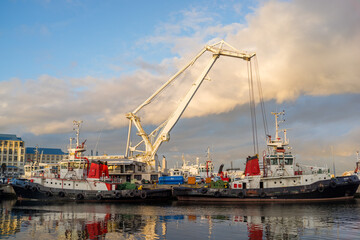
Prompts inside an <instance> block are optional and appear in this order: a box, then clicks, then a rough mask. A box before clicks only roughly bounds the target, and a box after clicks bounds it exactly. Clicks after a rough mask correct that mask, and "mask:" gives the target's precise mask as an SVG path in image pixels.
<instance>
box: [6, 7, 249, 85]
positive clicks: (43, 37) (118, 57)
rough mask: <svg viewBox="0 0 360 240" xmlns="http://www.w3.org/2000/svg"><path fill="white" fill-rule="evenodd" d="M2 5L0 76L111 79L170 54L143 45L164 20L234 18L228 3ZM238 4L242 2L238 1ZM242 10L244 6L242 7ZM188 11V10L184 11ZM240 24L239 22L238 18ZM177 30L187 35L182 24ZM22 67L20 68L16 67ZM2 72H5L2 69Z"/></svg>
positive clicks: (213, 20)
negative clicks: (139, 62)
mask: <svg viewBox="0 0 360 240" xmlns="http://www.w3.org/2000/svg"><path fill="white" fill-rule="evenodd" d="M0 4H1V10H0V11H1V21H0V22H1V23H0V24H1V25H0V27H1V35H2V38H1V42H2V44H1V52H2V53H3V56H6V58H2V60H1V65H2V66H4V67H3V71H1V75H0V79H1V80H8V79H10V78H13V77H18V78H36V77H38V76H39V75H42V74H49V75H51V76H56V77H83V76H87V75H92V76H97V77H113V76H118V75H119V71H117V70H119V68H116V67H114V68H113V69H112V68H111V66H118V65H121V66H123V67H122V68H123V69H122V71H121V72H129V71H130V70H133V69H134V66H132V64H131V62H132V61H134V59H137V58H141V59H143V60H145V61H149V62H154V63H158V62H160V61H161V60H162V59H164V58H165V57H169V56H171V52H170V49H169V47H167V46H165V47H164V46H162V45H157V44H154V45H150V44H149V45H147V44H146V40H147V38H148V37H151V36H152V35H153V34H154V32H156V31H162V30H161V25H162V24H164V23H176V22H177V21H180V18H183V15H184V14H189V13H191V11H194V12H198V10H197V9H198V8H199V9H203V10H205V11H206V12H204V13H202V14H204V17H206V15H207V14H209V15H210V16H211V17H214V19H211V20H210V21H209V22H206V21H205V22H202V23H201V25H204V26H206V25H209V24H212V23H214V22H216V21H218V22H221V23H223V24H227V23H231V22H232V21H234V18H236V17H235V15H234V14H228V13H229V12H230V13H232V12H234V11H235V10H233V9H232V8H233V5H234V2H231V1H229V2H228V1H196V2H194V1H135V2H131V1H3V2H1V3H0ZM241 4H243V3H241ZM243 11H249V10H248V9H247V6H246V8H245V10H243ZM185 12H187V13H185ZM241 21H243V22H244V20H241ZM180 31H181V33H180V32H179V34H192V33H193V31H194V29H191V28H186V29H185V28H184V29H181V30H180ZM19 66H21V71H19V69H18V68H19ZM4 70H6V71H4Z"/></svg>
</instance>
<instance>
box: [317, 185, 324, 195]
mask: <svg viewBox="0 0 360 240" xmlns="http://www.w3.org/2000/svg"><path fill="white" fill-rule="evenodd" d="M317 190H318V192H321V193H322V192H324V190H325V188H324V185H322V184H320V185H319V186H318V187H317Z"/></svg>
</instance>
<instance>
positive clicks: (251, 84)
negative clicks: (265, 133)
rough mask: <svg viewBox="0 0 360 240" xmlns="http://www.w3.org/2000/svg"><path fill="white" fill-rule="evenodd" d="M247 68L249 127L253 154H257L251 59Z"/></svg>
mask: <svg viewBox="0 0 360 240" xmlns="http://www.w3.org/2000/svg"><path fill="white" fill-rule="evenodd" d="M247 70H248V83H249V97H250V101H249V105H250V113H251V127H252V135H253V147H254V154H257V153H258V152H259V144H258V138H257V126H256V112H255V97H254V83H253V74H252V64H251V60H250V61H248V62H247Z"/></svg>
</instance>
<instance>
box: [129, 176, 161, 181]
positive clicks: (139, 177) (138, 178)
mask: <svg viewBox="0 0 360 240" xmlns="http://www.w3.org/2000/svg"><path fill="white" fill-rule="evenodd" d="M134 178H135V179H136V180H139V181H141V175H134ZM154 180H155V179H154ZM156 180H157V179H156Z"/></svg>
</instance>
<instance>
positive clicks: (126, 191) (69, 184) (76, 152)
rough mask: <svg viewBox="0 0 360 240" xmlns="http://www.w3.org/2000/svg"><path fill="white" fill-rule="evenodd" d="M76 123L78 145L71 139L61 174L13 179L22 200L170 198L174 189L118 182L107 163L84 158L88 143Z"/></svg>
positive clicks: (44, 173) (42, 173) (47, 171)
mask: <svg viewBox="0 0 360 240" xmlns="http://www.w3.org/2000/svg"><path fill="white" fill-rule="evenodd" d="M81 123H82V121H74V126H75V127H74V130H76V144H75V145H74V146H73V144H72V140H73V139H72V138H70V146H69V149H68V151H69V156H68V158H67V159H65V160H62V161H61V162H60V163H59V165H60V170H59V171H53V170H54V169H52V168H46V169H44V170H43V171H36V172H34V174H33V175H31V176H30V177H29V178H27V179H16V180H13V181H12V183H11V185H12V187H13V189H14V191H15V193H16V195H17V197H18V198H19V199H41V200H70V199H71V200H78V201H82V200H97V201H107V200H108V201H144V200H154V199H166V198H170V197H171V189H150V188H143V186H142V185H140V186H136V185H135V184H131V183H123V184H121V183H119V182H115V181H113V180H112V179H111V178H110V177H109V171H108V166H107V162H106V161H99V160H96V161H89V160H88V158H86V157H84V156H83V152H85V151H86V148H85V142H86V141H84V142H83V143H81V144H80V141H79V135H80V124H81Z"/></svg>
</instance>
